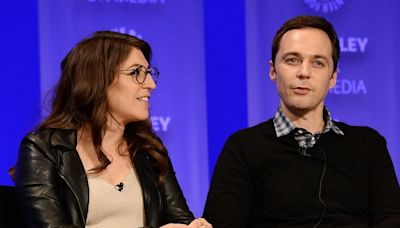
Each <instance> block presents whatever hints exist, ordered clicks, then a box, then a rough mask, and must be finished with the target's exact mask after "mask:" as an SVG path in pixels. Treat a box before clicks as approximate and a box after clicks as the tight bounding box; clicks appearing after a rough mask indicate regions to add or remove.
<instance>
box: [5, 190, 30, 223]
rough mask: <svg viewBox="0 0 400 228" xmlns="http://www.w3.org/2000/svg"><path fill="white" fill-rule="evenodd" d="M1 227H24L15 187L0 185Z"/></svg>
mask: <svg viewBox="0 0 400 228" xmlns="http://www.w3.org/2000/svg"><path fill="white" fill-rule="evenodd" d="M0 227H7V228H8V227H9V228H24V227H25V226H24V225H23V219H22V216H21V213H20V211H19V209H18V205H17V199H16V197H15V192H14V187H10V186H1V185H0Z"/></svg>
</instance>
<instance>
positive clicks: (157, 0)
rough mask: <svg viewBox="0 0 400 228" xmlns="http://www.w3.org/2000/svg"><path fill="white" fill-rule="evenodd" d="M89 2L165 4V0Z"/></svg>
mask: <svg viewBox="0 0 400 228" xmlns="http://www.w3.org/2000/svg"><path fill="white" fill-rule="evenodd" d="M88 2H107V3H109V2H114V3H132V4H158V3H160V4H165V0H88Z"/></svg>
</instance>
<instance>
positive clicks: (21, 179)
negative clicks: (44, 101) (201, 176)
mask: <svg viewBox="0 0 400 228" xmlns="http://www.w3.org/2000/svg"><path fill="white" fill-rule="evenodd" d="M150 58H151V48H150V46H149V45H148V44H147V43H146V42H145V41H143V40H140V39H138V38H136V37H133V36H130V35H126V34H120V33H116V32H108V31H104V32H96V33H95V34H94V35H93V36H92V37H90V38H88V39H86V40H83V41H81V42H80V43H78V44H77V45H76V46H75V47H74V48H73V49H72V50H71V51H70V52H69V53H68V55H67V56H66V57H65V58H64V60H63V61H62V63H61V70H62V73H61V78H60V81H59V82H58V85H57V87H56V91H55V96H54V100H53V105H52V110H51V113H50V115H49V116H48V117H47V118H46V119H45V120H44V121H43V122H42V123H41V124H40V125H39V127H38V129H37V131H36V132H33V133H30V134H28V135H27V136H26V137H25V138H24V139H23V140H22V143H21V147H20V152H19V156H18V161H17V165H16V173H15V174H16V175H15V178H16V179H15V181H16V192H17V197H18V201H19V204H20V207H21V210H22V212H23V214H24V217H25V218H26V220H27V221H26V222H27V224H28V226H29V227H118V228H120V227H160V226H162V227H163V228H173V227H211V225H210V224H209V223H207V222H206V221H205V220H204V219H202V218H200V219H196V220H194V217H193V214H192V213H191V212H190V210H189V208H188V206H187V205H186V201H185V198H184V196H183V194H182V191H181V189H180V187H179V184H178V182H177V180H176V177H175V174H174V170H173V168H172V165H171V163H170V160H169V157H168V154H167V152H166V149H165V147H164V145H163V144H162V142H161V140H160V139H159V138H158V137H157V136H156V135H155V134H154V133H153V131H152V128H151V125H150V121H149V110H148V109H149V98H150V93H151V91H152V90H154V89H155V88H156V82H157V79H158V74H159V73H158V70H157V69H156V68H154V67H150V66H149V62H150ZM186 224H189V225H188V226H187V225H186ZM163 225H164V226H163Z"/></svg>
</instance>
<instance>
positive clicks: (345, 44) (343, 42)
mask: <svg viewBox="0 0 400 228" xmlns="http://www.w3.org/2000/svg"><path fill="white" fill-rule="evenodd" d="M339 44H340V51H341V52H353V53H354V52H365V50H366V47H367V44H368V37H339Z"/></svg>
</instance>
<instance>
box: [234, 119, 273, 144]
mask: <svg viewBox="0 0 400 228" xmlns="http://www.w3.org/2000/svg"><path fill="white" fill-rule="evenodd" d="M258 137H276V133H275V128H274V123H273V120H272V119H269V120H267V121H265V122H261V123H259V124H257V125H254V126H251V127H248V128H244V129H241V130H239V131H237V132H235V133H233V134H232V135H231V136H230V137H229V138H234V139H251V138H253V139H256V138H258Z"/></svg>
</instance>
